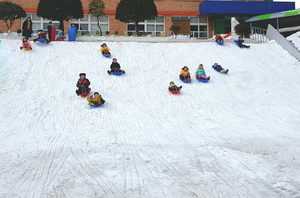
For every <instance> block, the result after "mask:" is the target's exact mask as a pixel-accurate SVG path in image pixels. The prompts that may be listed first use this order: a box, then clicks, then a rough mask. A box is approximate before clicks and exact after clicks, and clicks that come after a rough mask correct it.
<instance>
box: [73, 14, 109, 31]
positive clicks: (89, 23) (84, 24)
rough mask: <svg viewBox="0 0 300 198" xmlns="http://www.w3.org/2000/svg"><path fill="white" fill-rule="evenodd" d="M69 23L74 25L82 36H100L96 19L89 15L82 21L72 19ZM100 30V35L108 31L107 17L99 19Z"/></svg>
mask: <svg viewBox="0 0 300 198" xmlns="http://www.w3.org/2000/svg"><path fill="white" fill-rule="evenodd" d="M71 23H74V24H75V26H76V27H77V29H78V30H79V31H80V32H81V34H82V35H85V34H91V35H100V30H99V28H98V22H97V17H95V16H93V15H91V14H85V15H84V16H83V18H82V19H72V20H71ZM100 28H101V32H102V34H105V32H106V31H108V29H109V27H108V16H107V15H105V16H101V17H100Z"/></svg>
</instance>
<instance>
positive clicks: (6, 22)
mask: <svg viewBox="0 0 300 198" xmlns="http://www.w3.org/2000/svg"><path fill="white" fill-rule="evenodd" d="M5 24H6V28H7V32H8V31H9V25H8V21H5Z"/></svg>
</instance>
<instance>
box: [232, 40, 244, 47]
mask: <svg viewBox="0 0 300 198" xmlns="http://www.w3.org/2000/svg"><path fill="white" fill-rule="evenodd" d="M233 42H234V43H235V44H236V45H237V46H238V47H239V48H245V46H242V47H240V46H239V41H238V40H234V41H233Z"/></svg>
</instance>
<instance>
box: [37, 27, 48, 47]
mask: <svg viewBox="0 0 300 198" xmlns="http://www.w3.org/2000/svg"><path fill="white" fill-rule="evenodd" d="M37 41H39V42H41V43H47V44H48V43H49V42H50V41H49V40H48V39H47V35H46V34H45V33H44V31H43V30H39V34H38V37H37V38H36V39H33V42H37Z"/></svg>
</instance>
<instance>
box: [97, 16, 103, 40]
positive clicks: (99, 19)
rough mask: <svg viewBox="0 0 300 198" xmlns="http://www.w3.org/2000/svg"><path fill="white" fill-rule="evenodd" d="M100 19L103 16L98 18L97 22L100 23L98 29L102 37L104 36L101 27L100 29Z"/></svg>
mask: <svg viewBox="0 0 300 198" xmlns="http://www.w3.org/2000/svg"><path fill="white" fill-rule="evenodd" d="M100 18H101V16H97V22H98V24H97V25H98V28H99V31H100V36H102V30H101V27H100Z"/></svg>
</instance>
